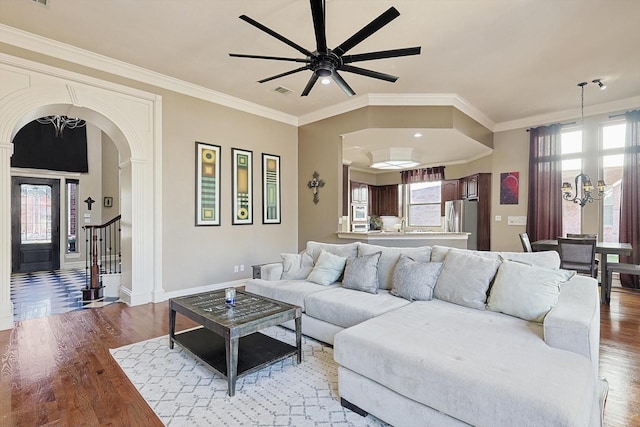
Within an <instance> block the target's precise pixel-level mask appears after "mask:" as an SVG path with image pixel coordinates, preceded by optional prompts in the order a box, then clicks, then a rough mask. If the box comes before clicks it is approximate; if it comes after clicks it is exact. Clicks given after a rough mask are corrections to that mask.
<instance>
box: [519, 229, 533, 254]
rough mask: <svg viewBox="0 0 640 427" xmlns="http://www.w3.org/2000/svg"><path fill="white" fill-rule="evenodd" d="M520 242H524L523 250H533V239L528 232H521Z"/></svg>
mask: <svg viewBox="0 0 640 427" xmlns="http://www.w3.org/2000/svg"><path fill="white" fill-rule="evenodd" d="M520 243H522V250H524V251H525V252H533V249H531V241H530V240H529V235H528V234H527V233H520Z"/></svg>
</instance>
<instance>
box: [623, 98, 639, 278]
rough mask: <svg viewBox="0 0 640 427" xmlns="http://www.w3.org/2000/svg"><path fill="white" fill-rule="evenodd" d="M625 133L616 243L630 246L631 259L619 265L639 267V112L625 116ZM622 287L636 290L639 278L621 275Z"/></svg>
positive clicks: (632, 112) (626, 259)
mask: <svg viewBox="0 0 640 427" xmlns="http://www.w3.org/2000/svg"><path fill="white" fill-rule="evenodd" d="M625 118H626V120H627V132H626V140H625V147H624V162H623V166H622V194H621V196H620V241H621V242H625V243H631V246H632V247H633V252H632V254H631V256H624V257H623V256H621V257H620V262H624V263H630V264H640V110H635V111H629V112H627V113H626V114H625ZM620 282H621V283H622V286H624V287H628V288H636V289H638V288H640V277H638V276H632V275H629V274H621V275H620Z"/></svg>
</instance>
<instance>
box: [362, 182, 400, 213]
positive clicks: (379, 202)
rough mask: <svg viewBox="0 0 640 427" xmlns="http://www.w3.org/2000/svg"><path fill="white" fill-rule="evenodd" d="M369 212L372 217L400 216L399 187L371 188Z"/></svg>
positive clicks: (381, 186)
mask: <svg viewBox="0 0 640 427" xmlns="http://www.w3.org/2000/svg"><path fill="white" fill-rule="evenodd" d="M369 212H371V215H378V216H382V215H389V216H400V215H399V212H398V185H371V186H369Z"/></svg>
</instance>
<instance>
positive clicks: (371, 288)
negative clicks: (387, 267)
mask: <svg viewBox="0 0 640 427" xmlns="http://www.w3.org/2000/svg"><path fill="white" fill-rule="evenodd" d="M381 255H382V252H376V253H374V254H371V255H364V256H359V257H349V258H347V264H346V266H345V268H344V278H343V279H342V287H344V288H347V289H354V290H356V291H364V292H369V293H370V294H377V293H378V262H379V261H380V256H381Z"/></svg>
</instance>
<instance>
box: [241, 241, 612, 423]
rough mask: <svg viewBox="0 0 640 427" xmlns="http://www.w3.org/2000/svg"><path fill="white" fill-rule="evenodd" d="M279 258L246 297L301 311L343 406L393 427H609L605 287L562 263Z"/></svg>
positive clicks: (359, 250) (333, 255)
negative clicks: (328, 357)
mask: <svg viewBox="0 0 640 427" xmlns="http://www.w3.org/2000/svg"><path fill="white" fill-rule="evenodd" d="M282 257H283V262H282V263H274V264H268V265H265V266H263V267H262V271H261V276H262V279H253V280H250V281H248V282H247V284H246V289H247V290H248V291H249V292H254V293H257V294H260V295H264V296H267V297H270V298H274V299H278V300H281V301H284V302H288V303H291V304H296V305H299V306H300V307H302V309H303V316H302V330H303V333H304V334H305V335H308V336H311V337H313V338H316V339H319V340H321V341H323V342H326V343H329V344H332V345H333V346H334V358H335V360H336V362H337V363H338V364H339V368H338V378H339V379H338V386H339V394H340V398H341V401H342V403H343V405H344V406H346V407H348V408H350V409H352V410H355V411H356V412H358V413H360V414H362V415H365V414H366V413H371V414H372V415H374V416H376V417H378V418H380V419H382V420H384V421H386V422H388V423H390V424H392V425H394V426H438V427H439V426H461V425H477V426H545V427H546V426H592V427H596V426H601V425H602V413H603V408H604V400H605V397H606V391H607V384H606V381H604V380H599V379H598V358H599V330H600V311H599V310H600V305H599V299H598V293H597V282H596V280H595V279H592V278H590V277H586V276H576V275H575V274H573V272H568V271H565V270H559V269H558V267H559V265H560V259H559V257H558V254H557V253H556V252H537V253H511V252H502V253H498V252H476V251H467V250H461V249H451V248H446V247H440V246H434V247H428V246H425V247H421V248H389V247H382V246H374V245H369V244H366V243H358V242H356V243H350V244H326V243H319V242H308V243H307V248H306V250H305V251H303V252H302V253H300V254H282ZM341 264H342V270H340V269H341V267H340V266H341ZM332 274H333V275H334V276H332ZM336 274H338V277H335V275H336ZM284 326H287V327H289V328H293V324H292V323H291V324H285V325H284Z"/></svg>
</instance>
